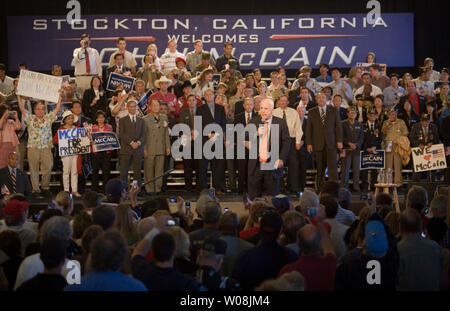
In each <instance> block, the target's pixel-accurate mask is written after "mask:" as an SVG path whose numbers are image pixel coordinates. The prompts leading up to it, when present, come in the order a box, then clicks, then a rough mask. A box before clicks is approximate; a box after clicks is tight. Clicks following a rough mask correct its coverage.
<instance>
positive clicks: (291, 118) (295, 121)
mask: <svg viewBox="0 0 450 311" xmlns="http://www.w3.org/2000/svg"><path fill="white" fill-rule="evenodd" d="M284 111H285V113H286V123H287V126H288V129H289V136H291V138H295V143H296V144H300V142H301V141H302V136H303V131H302V126H301V124H300V117H299V116H298V112H297V110H295V109H294V108H291V107H286V109H285V110H284ZM273 115H274V116H275V117H278V118H280V119H283V109H281V108H277V109H275V110H274V111H273Z"/></svg>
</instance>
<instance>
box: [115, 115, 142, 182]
mask: <svg viewBox="0 0 450 311" xmlns="http://www.w3.org/2000/svg"><path fill="white" fill-rule="evenodd" d="M146 138H147V134H146V129H145V122H144V120H143V119H142V118H140V117H138V116H136V125H133V124H132V122H131V118H130V116H129V115H127V116H125V117H122V118H120V120H119V140H120V179H122V180H123V182H124V183H125V185H128V166H129V164H130V160H132V161H133V172H134V176H133V180H137V181H138V182H139V184H141V182H142V177H141V166H142V158H143V157H144V144H145V140H146ZM137 141H139V142H140V143H141V145H140V146H139V147H137V148H136V149H133V148H132V147H131V145H130V143H131V142H137Z"/></svg>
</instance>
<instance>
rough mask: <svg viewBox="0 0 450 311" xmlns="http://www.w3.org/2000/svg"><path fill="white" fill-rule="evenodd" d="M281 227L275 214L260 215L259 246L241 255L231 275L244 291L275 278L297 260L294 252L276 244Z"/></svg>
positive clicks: (280, 220) (277, 215)
mask: <svg viewBox="0 0 450 311" xmlns="http://www.w3.org/2000/svg"><path fill="white" fill-rule="evenodd" d="M282 226H283V221H282V219H281V216H280V215H279V214H278V213H277V212H274V211H267V212H266V213H264V215H262V217H261V221H260V231H259V235H260V238H261V241H260V244H259V245H258V246H255V247H253V248H250V249H249V250H247V251H245V252H243V253H242V255H241V256H240V257H239V259H238V260H237V261H236V264H235V267H234V270H233V274H232V276H233V278H235V279H236V280H238V281H239V282H240V283H241V286H242V288H243V289H244V290H253V289H254V288H255V287H256V286H258V285H259V284H260V283H261V282H263V281H265V280H267V279H270V278H275V277H276V276H277V275H278V273H279V271H280V269H281V268H282V267H284V266H285V265H286V264H288V263H291V262H294V261H295V260H296V259H297V255H296V254H295V252H294V251H292V250H290V249H289V248H287V247H285V246H282V245H280V244H279V243H278V242H277V239H278V236H279V234H280V231H281V228H282Z"/></svg>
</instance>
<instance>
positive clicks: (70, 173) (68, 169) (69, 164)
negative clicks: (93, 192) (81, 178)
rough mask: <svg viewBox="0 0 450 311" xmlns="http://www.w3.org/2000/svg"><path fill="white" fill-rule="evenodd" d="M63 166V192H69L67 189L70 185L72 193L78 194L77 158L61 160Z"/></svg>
mask: <svg viewBox="0 0 450 311" xmlns="http://www.w3.org/2000/svg"><path fill="white" fill-rule="evenodd" d="M61 161H62V164H63V185H64V191H66V192H70V191H69V188H70V185H71V184H72V192H78V171H77V162H78V156H77V155H73V156H67V157H62V158H61Z"/></svg>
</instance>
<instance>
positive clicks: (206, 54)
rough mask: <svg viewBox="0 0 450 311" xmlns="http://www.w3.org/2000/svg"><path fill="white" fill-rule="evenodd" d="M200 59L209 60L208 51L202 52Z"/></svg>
mask: <svg viewBox="0 0 450 311" xmlns="http://www.w3.org/2000/svg"><path fill="white" fill-rule="evenodd" d="M202 59H211V54H210V53H209V52H208V51H203V52H202Z"/></svg>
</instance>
